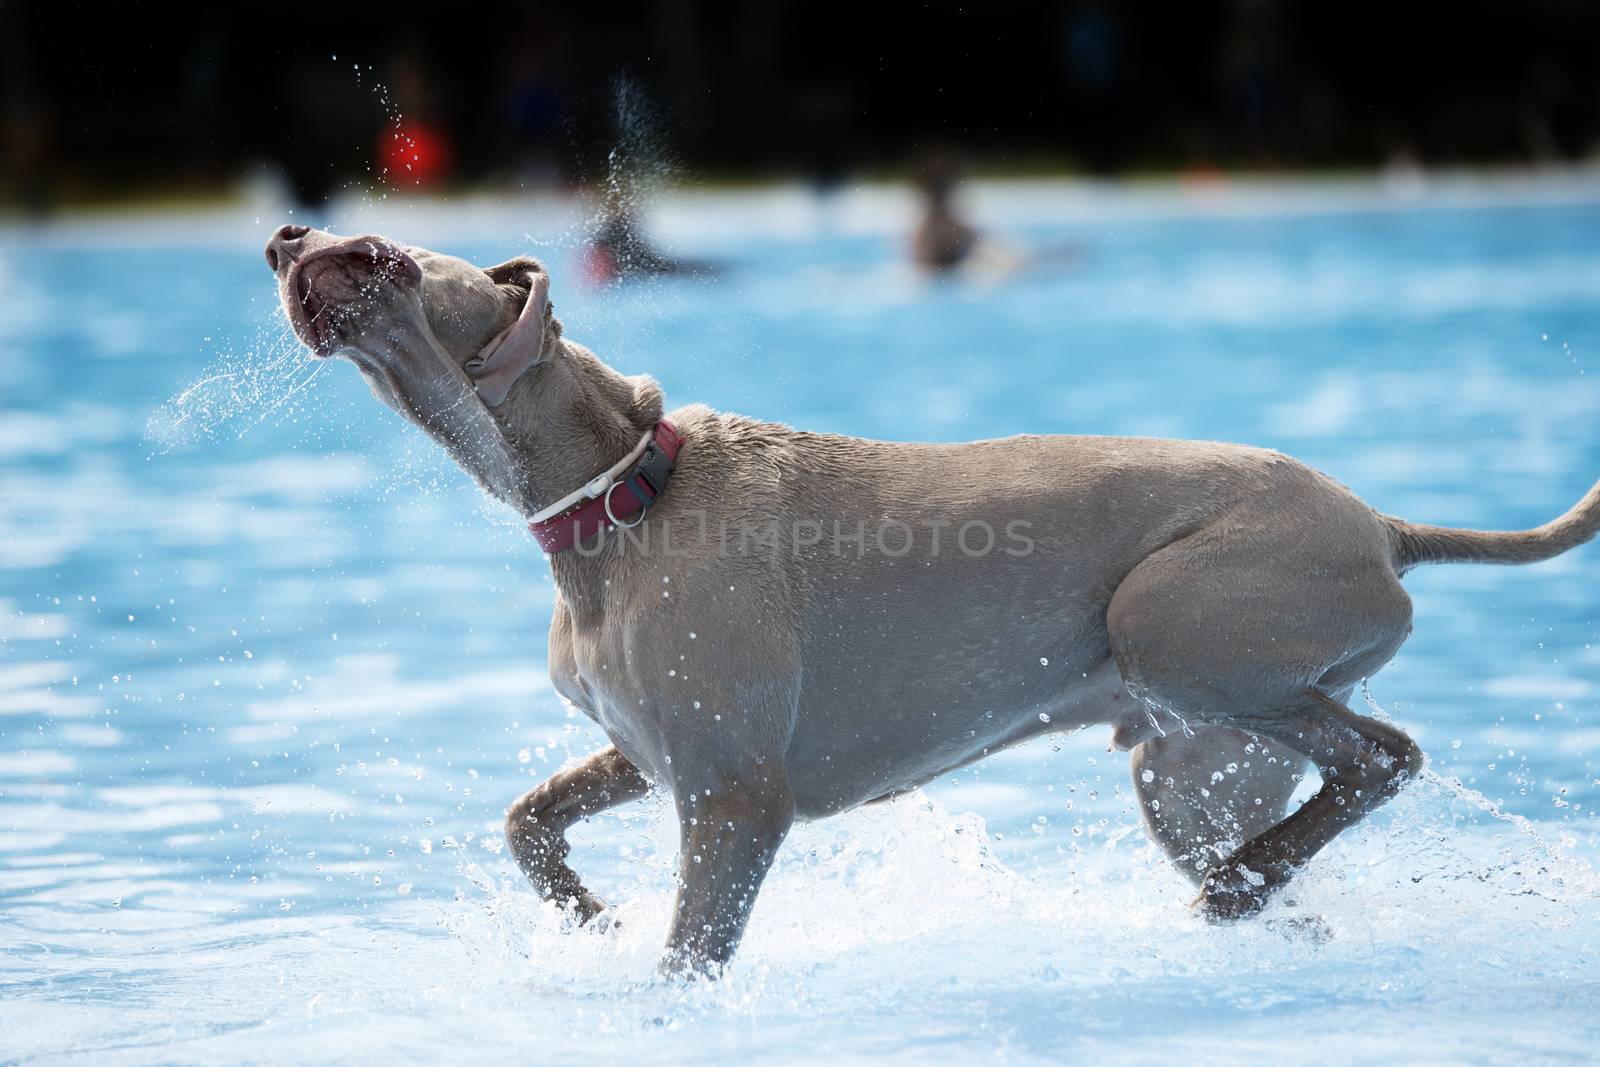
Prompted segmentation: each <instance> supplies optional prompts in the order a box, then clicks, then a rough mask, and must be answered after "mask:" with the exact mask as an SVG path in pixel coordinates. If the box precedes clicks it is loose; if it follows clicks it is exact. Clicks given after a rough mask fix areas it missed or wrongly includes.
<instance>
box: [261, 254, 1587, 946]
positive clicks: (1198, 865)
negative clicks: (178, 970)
mask: <svg viewBox="0 0 1600 1067" xmlns="http://www.w3.org/2000/svg"><path fill="white" fill-rule="evenodd" d="M266 256H267V262H268V264H269V266H271V268H272V270H273V272H274V273H275V274H276V276H277V280H278V286H279V290H280V296H281V299H282V302H283V307H284V309H285V312H286V313H287V315H288V318H289V321H290V323H291V324H292V325H293V328H294V330H295V332H296V333H297V334H298V336H299V337H300V338H301V339H302V340H303V341H304V342H305V344H306V345H307V346H309V347H310V349H311V350H312V352H313V353H315V354H316V355H317V356H330V355H341V356H344V357H346V358H348V359H350V360H351V361H352V362H354V363H355V364H356V366H357V367H358V368H360V370H361V373H362V374H363V375H364V376H365V378H366V380H367V382H368V384H369V385H370V386H371V388H372V391H373V393H374V394H375V395H376V396H377V397H378V399H379V400H382V401H383V402H384V403H385V404H387V405H388V406H389V407H391V408H393V409H394V410H395V411H397V412H398V413H399V414H401V415H402V416H404V417H405V418H406V419H408V420H410V421H411V422H413V423H415V424H416V425H417V426H419V427H421V428H422V430H423V431H424V432H426V433H427V434H428V435H429V436H431V437H433V438H434V439H435V440H436V441H437V442H438V443H439V444H441V445H442V446H443V447H444V448H445V449H446V450H448V451H449V453H450V454H451V455H452V456H453V457H454V458H455V459H456V460H457V462H459V463H460V465H461V466H462V467H464V468H465V469H466V471H467V472H468V473H469V474H471V475H472V476H473V477H474V478H475V479H477V481H478V482H479V483H480V484H481V485H482V486H483V488H485V489H486V490H488V491H489V492H490V493H492V494H494V495H495V496H496V497H498V498H499V499H501V500H503V501H504V502H505V503H507V504H508V505H510V506H511V507H513V508H516V509H517V510H518V511H520V512H521V513H522V514H524V515H525V516H527V517H528V518H529V519H530V520H532V524H533V532H534V534H535V535H536V536H537V537H538V539H539V543H540V544H541V545H542V546H543V547H544V548H545V550H546V551H548V552H549V555H550V566H551V569H552V571H553V573H554V575H555V584H556V587H557V590H558V593H559V595H558V598H557V601H556V607H555V616H554V618H553V620H552V621H551V625H550V652H549V655H550V673H551V677H552V679H553V681H554V684H555V687H556V689H557V690H558V691H559V692H560V693H561V694H562V695H563V696H564V697H566V698H567V699H569V700H570V701H572V703H573V704H575V705H576V706H578V707H579V708H581V709H582V710H583V711H584V713H585V714H587V715H588V716H589V717H590V718H592V719H594V720H595V721H596V722H597V723H599V725H600V726H601V728H602V729H604V730H605V732H606V735H607V736H608V737H609V738H610V739H611V741H612V743H613V745H612V747H609V748H606V749H604V750H603V751H600V752H597V753H595V754H594V755H592V756H590V757H588V758H587V759H584V760H582V761H580V762H578V763H577V764H576V765H572V766H569V767H568V768H567V769H565V770H563V771H561V772H560V773H559V774H557V775H555V776H554V777H553V778H551V779H550V780H549V781H547V782H545V783H544V784H542V785H540V786H539V787H538V788H536V789H534V790H533V791H532V792H530V793H528V794H527V795H526V796H523V797H522V798H520V799H519V800H517V802H516V803H515V804H513V805H512V806H511V808H510V810H509V812H508V813H507V816H506V835H507V838H508V839H509V842H510V846H511V849H512V852H513V853H514V854H515V856H516V858H517V861H518V863H519V864H520V865H521V867H522V869H523V870H524V871H525V872H526V873H527V875H528V877H529V878H530V879H531V880H532V881H533V883H534V885H535V886H536V887H537V888H538V890H539V892H540V893H542V894H543V895H544V896H545V897H546V898H547V899H551V900H554V901H557V902H559V903H560V904H561V905H562V906H564V907H566V908H569V909H571V911H572V912H573V913H574V914H575V915H576V916H577V917H578V919H579V920H580V921H581V920H587V919H589V918H592V917H593V916H594V915H595V914H597V913H598V912H599V911H600V910H601V909H602V908H603V907H604V905H603V904H602V903H601V901H600V900H599V899H597V898H596V897H595V896H594V895H593V894H592V893H590V892H589V891H588V890H587V889H586V888H585V887H584V886H583V884H582V883H581V882H580V881H579V879H578V876H577V874H576V873H574V872H573V871H572V869H571V868H570V867H568V865H567V863H566V856H567V851H568V845H567V842H566V839H565V832H566V830H567V829H568V828H569V827H570V826H572V825H573V824H574V823H575V822H577V821H578V820H580V819H583V818H585V817H586V816H589V815H592V814H594V813H595V812H598V811H601V810H603V809H606V808H610V807H613V806H615V805H618V804H621V803H623V802H625V801H628V800H631V799H634V798H637V797H639V796H641V795H643V794H644V793H645V792H646V791H647V790H648V789H649V788H650V786H651V784H655V785H658V786H664V787H666V788H668V789H670V790H671V792H672V797H673V800H674V803H675V808H676V812H677V816H678V820H679V826H680V833H681V855H680V861H679V890H678V894H677V901H676V904H675V912H674V917H673V921H672V930H671V934H670V936H669V938H668V941H667V949H666V955H665V958H664V961H663V967H664V968H665V969H666V970H667V971H669V972H681V973H691V974H693V973H715V972H717V971H718V970H719V969H720V968H721V966H722V965H723V964H725V963H726V962H727V961H728V960H729V958H730V957H731V956H732V955H733V952H734V949H735V948H736V946H737V944H738V942H739V938H740V935H741V933H742V932H743V930H744V927H745V923H746V920H747V919H748V917H749V915H750V910H751V907H752V905H753V904H754V902H755V898H756V893H757V891H758V889H759V888H760V885H761V882H762V879H763V877H764V876H765V874H766V871H767V869H768V867H769V865H770V864H771V863H772V859H773V855H774V853H775V852H776V851H777V849H778V846H779V844H780V843H781V842H782V841H783V838H784V835H785V834H786V833H787V831H788V830H789V827H790V826H791V824H792V823H793V822H794V821H795V820H796V819H818V818H822V817H824V816H827V815H832V814H834V813H835V812H841V811H846V810H848V809H850V808H853V807H856V806H857V805H861V804H866V803H870V802H872V801H875V800H881V799H884V798H887V797H892V796H894V795H896V794H898V793H903V792H905V791H907V790H910V789H915V788H916V787H917V786H919V785H921V784H923V783H925V782H928V781H930V780H932V779H934V778H936V777H938V776H939V775H941V774H943V773H945V772H946V771H949V770H951V769H952V768H956V767H960V766H963V765H965V764H968V763H971V762H973V761H975V760H979V759H982V758H983V757H984V756H986V755H988V754H990V753H992V752H997V751H999V750H1001V749H1003V748H1006V747H1008V746H1011V745H1015V744H1017V743H1019V742H1021V741H1025V740H1027V739H1028V738H1031V737H1035V736H1037V735H1040V734H1044V733H1063V732H1071V731H1074V730H1078V729H1080V728H1083V727H1085V726H1091V725H1095V724H1108V725H1110V726H1111V727H1112V728H1113V731H1114V732H1113V741H1114V743H1115V744H1116V745H1117V746H1118V747H1121V748H1131V749H1132V750H1133V757H1132V759H1133V775H1134V779H1133V780H1134V788H1135V790H1136V791H1137V793H1138V795H1139V797H1140V799H1141V801H1142V802H1143V804H1144V817H1145V822H1146V824H1147V826H1148V828H1149V831H1150V833H1151V834H1152V835H1153V837H1154V838H1155V840H1156V841H1157V842H1158V843H1159V844H1160V845H1161V847H1162V848H1163V849H1164V850H1165V851H1166V852H1167V853H1168V854H1169V855H1170V856H1171V857H1172V858H1173V860H1174V861H1175V862H1176V864H1177V866H1178V867H1179V869H1180V870H1182V871H1184V872H1185V873H1186V874H1187V875H1188V876H1189V877H1191V878H1192V879H1194V880H1195V881H1196V882H1197V883H1198V885H1199V890H1200V892H1199V897H1198V899H1197V900H1196V902H1195V903H1196V906H1197V907H1198V908H1199V909H1200V910H1201V911H1202V912H1203V913H1205V914H1206V915H1208V916H1210V917H1213V918H1219V919H1221V918H1233V917H1238V916H1243V915H1247V914H1250V913H1252V912H1255V911H1257V910H1258V909H1260V908H1261V907H1262V906H1263V905H1264V904H1265V902H1266V901H1267V899H1268V897H1269V895H1270V894H1271V893H1272V892H1273V891H1274V890H1275V889H1277V888H1279V887H1280V886H1282V885H1283V884H1284V883H1285V882H1287V881H1288V880H1289V878H1290V876H1291V875H1292V874H1293V873H1294V872H1295V871H1296V870H1298V869H1299V868H1300V867H1302V866H1304V865H1305V864H1306V863H1307V862H1308V861H1309V860H1310V859H1311V857H1312V856H1314V855H1315V854H1316V852H1317V851H1318V850H1319V849H1321V848H1322V847H1323V846H1324V845H1326V844H1328V842H1330V841H1332V840H1333V838H1334V837H1335V836H1337V835H1338V833H1339V832H1340V831H1341V830H1343V829H1344V828H1345V827H1347V826H1351V825H1353V824H1354V823H1356V822H1357V821H1359V820H1360V819H1361V818H1362V817H1364V816H1365V815H1366V814H1367V813H1368V812H1370V811H1372V810H1373V809H1374V808H1376V807H1377V806H1378V805H1379V804H1381V803H1383V802H1384V801H1385V800H1386V799H1387V798H1389V797H1391V796H1393V795H1394V794H1395V793H1396V792H1397V791H1398V790H1399V789H1400V787H1401V786H1402V784H1403V783H1404V782H1405V781H1406V780H1407V779H1408V778H1410V777H1411V776H1413V775H1415V774H1416V773H1418V771H1419V770H1420V768H1421V766H1422V761H1423V756H1422V753H1421V751H1420V750H1419V749H1418V748H1417V746H1416V744H1415V743H1414V742H1413V741H1412V740H1411V739H1410V738H1409V737H1407V736H1406V735H1405V734H1404V733H1402V732H1401V731H1400V730H1398V729H1396V728H1395V727H1393V726H1390V725H1388V724H1386V723H1382V722H1378V721H1375V720H1373V719H1370V718H1366V717H1363V716H1361V715H1358V714H1356V713H1355V712H1353V711H1351V710H1350V707H1349V706H1348V699H1349V695H1350V692H1351V690H1352V689H1353V688H1354V687H1355V686H1356V685H1357V684H1358V683H1359V682H1360V681H1361V680H1362V679H1365V678H1367V677H1369V676H1371V675H1372V674H1373V673H1374V672H1376V671H1377V670H1378V669H1379V668H1381V667H1382V666H1383V665H1384V664H1385V663H1386V662H1388V660H1389V659H1390V657H1392V656H1393V655H1394V654H1395V651H1396V650H1397V649H1398V648H1399V647H1400V645H1401V643H1402V642H1403V641H1404V640H1405V639H1406V636H1407V635H1408V633H1409V632H1410V629H1411V601H1410V599H1409V598H1408V597H1407V595H1406V593H1405V590H1404V589H1403V588H1402V587H1401V584H1400V578H1401V576H1402V575H1404V574H1405V573H1406V571H1407V570H1408V569H1409V568H1411V567H1414V566H1416V565H1418V564H1421V563H1444V562H1478V563H1530V562H1534V561H1536V560H1543V559H1548V558H1550V557H1552V556H1555V555H1557V554H1558V553H1561V552H1564V551H1566V550H1567V549H1569V548H1572V547H1573V546H1575V545H1578V544H1581V543H1582V542H1584V541H1587V540H1588V539H1589V538H1591V537H1592V536H1593V535H1594V533H1595V531H1596V528H1597V527H1600V484H1597V485H1596V486H1595V487H1594V488H1592V489H1591V490H1590V491H1589V493H1588V495H1587V496H1585V497H1584V498H1583V500H1582V502H1580V503H1579V504H1578V505H1577V506H1576V507H1574V508H1573V509H1572V510H1571V511H1569V512H1568V513H1567V514H1566V515H1564V516H1562V517H1561V518H1559V519H1557V520H1555V521H1554V522H1551V523H1548V524H1546V525H1544V526H1541V527H1539V528H1537V529H1534V530H1528V531H1525V532H1519V533H1489V532H1480V531H1474V530H1454V529H1446V528H1442V527H1436V526H1420V525H1416V524H1413V523H1409V522H1405V521H1403V520H1401V519H1397V518H1393V517H1391V516H1387V515H1382V514H1379V513H1377V512H1375V511H1374V510H1373V509H1372V508H1370V507H1368V506H1367V505H1365V504H1363V503H1362V502H1361V501H1360V500H1359V499H1357V498H1356V497H1355V496H1354V495H1353V494H1352V493H1350V492H1349V491H1348V490H1347V489H1345V488H1344V487H1343V486H1341V485H1338V484H1337V483H1335V482H1334V481H1332V480H1330V479H1329V478H1327V477H1325V476H1324V475H1322V474H1319V473H1318V472H1316V471H1314V470H1311V469H1309V468H1307V467H1305V466H1303V465H1302V464H1300V463H1298V462H1296V461H1294V460H1292V459H1290V458H1288V457H1287V456H1284V455H1281V454H1279V453H1277V452H1271V451H1265V450H1262V449H1258V448H1245V447H1241V446H1236V445H1228V444H1215V443H1210V442H1187V441H1163V440H1150V439H1144V438H1118V437H1078V436H1023V437H1011V438H1006V439H1004V440H998V441H979V442H974V443H972V444H898V443H889V442H882V441H868V440H861V439H857V438H851V437H839V436H834V435H831V434H818V433H807V432H805V431H801V430H794V429H790V428H789V427H787V426H781V425H777V424H774V423H767V422H757V421H755V420H753V419H748V418H744V417H742V416H739V415H729V414H724V413H721V412H717V411H712V410H710V409H708V408H706V407H704V406H700V405H691V406H689V407H685V408H679V409H678V410H676V411H674V412H672V413H671V415H670V417H664V414H663V403H662V394H661V389H660V387H659V386H658V385H657V384H656V382H655V381H653V380H652V379H650V378H648V377H642V376H641V377H625V376H623V375H621V374H618V373H617V372H616V371H614V370H612V369H611V368H609V367H607V366H606V365H605V364H604V363H602V362H601V361H600V360H599V359H597V358H596V357H595V356H594V354H593V353H591V352H590V351H589V350H587V349H585V348H584V347H582V346H581V345H577V344H574V343H573V342H572V341H570V340H568V339H567V338H566V337H564V336H563V334H562V328H561V323H560V322H559V321H558V320H557V319H555V318H554V317H553V315H552V313H551V305H550V302H549V289H550V279H549V276H548V275H547V274H546V273H545V271H544V269H543V268H542V267H541V266H540V264H539V263H538V262H537V261H535V260H533V259H528V258H519V259H514V260H511V261H510V262H507V263H502V264H500V265H499V266H496V267H490V268H488V269H480V268H478V267H475V266H472V265H471V264H469V263H467V262H465V261H463V260H460V259H456V258H453V257H450V256H446V255H441V254H438V253H435V252H429V251H427V250H425V249H421V248H413V247H406V246H402V245H398V244H396V243H394V242H391V241H388V240H385V239H384V238H381V237H373V236H366V237H354V238H342V237H336V236H334V235H332V234H328V233H323V232H320V231H317V230H311V229H307V228H306V227H304V226H284V227H283V228H281V229H279V230H278V231H277V233H276V234H275V235H274V236H273V237H272V240H271V241H270V242H269V243H268V245H267V249H266ZM624 528H626V529H624ZM1308 762H1309V764H1310V765H1312V766H1314V767H1315V768H1316V770H1317V772H1318V773H1319V774H1320V777H1321V786H1320V788H1319V789H1318V790H1317V791H1316V792H1315V793H1314V794H1313V795H1312V796H1311V797H1310V798H1309V799H1307V800H1305V801H1304V802H1303V803H1302V804H1300V805H1299V806H1298V807H1297V808H1296V809H1295V810H1294V811H1293V812H1292V813H1289V814H1286V808H1287V806H1288V802H1289V800H1290V795H1291V793H1293V791H1294V789H1295V786H1296V783H1297V782H1298V781H1299V780H1300V778H1301V777H1302V776H1303V775H1304V774H1305V772H1306V771H1307V769H1308V768H1307V763H1308Z"/></svg>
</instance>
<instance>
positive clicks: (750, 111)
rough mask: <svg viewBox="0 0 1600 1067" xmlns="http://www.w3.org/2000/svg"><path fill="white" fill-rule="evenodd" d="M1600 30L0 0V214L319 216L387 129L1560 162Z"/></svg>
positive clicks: (1265, 161) (1215, 155)
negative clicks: (192, 203) (132, 207)
mask: <svg viewBox="0 0 1600 1067" xmlns="http://www.w3.org/2000/svg"><path fill="white" fill-rule="evenodd" d="M1597 46H1600V3H1595V2H1592V0H1521V2H1517V3H1508V2H1479V3H1473V2H1457V3H1450V4H1435V3H1414V4H1408V3H1403V2H1400V3H1397V2H1395V0H1387V2H1383V3H1379V2H1374V0H1337V2H1332V0H1304V2H1298V3H1293V2H1272V0H1183V2H1165V3H1158V2H1155V0H1131V2H1127V3H1111V2H1107V3H1092V2H1084V0H1077V2H1042V0H1040V2H988V3H985V2H981V0H979V2H971V3H946V2H932V3H925V4H910V5H898V4H897V5H887V4H885V5H876V4H871V3H863V2H859V0H858V2H855V3H842V2H834V0H806V2H798V0H757V2H750V3H733V2H718V0H664V2H662V3H658V4H642V3H615V2H607V3H562V4H554V3H541V2H521V3H515V4H496V5H483V4H465V3H458V4H435V5H433V6H431V7H429V8H418V9H409V8H403V7H401V6H399V5H387V6H386V5H365V4H360V5H328V4H321V5H314V4H305V5H287V6H286V5H281V4H270V5H269V4H260V3H236V4H232V5H228V6H225V7H224V6H217V7H214V8H211V9H209V10H207V9H199V8H195V9H190V8H185V7H176V6H174V7H162V6H159V5H141V4H122V5H118V6H116V7H111V6H109V5H107V6H101V5H95V4H82V3H72V2H62V0H55V2H38V0H0V93H3V111H0V122H3V126H0V134H3V139H0V149H3V151H4V157H3V163H0V202H7V201H8V202H11V203H23V204H29V205H32V206H33V207H35V208H39V209H48V208H49V207H50V206H52V205H56V204H60V203H64V202H72V201H76V200H84V199H97V198H107V197H112V198H124V197H129V196H155V195H162V194H164V193H165V194H173V193H181V191H184V190H190V191H193V190H200V189H204V188H207V187H210V188H215V187H216V186H217V184H218V182H219V181H231V180H233V179H236V178H237V177H238V176H239V175H241V174H243V173H246V172H247V171H248V170H249V169H250V168H252V167H261V166H263V165H267V166H272V167H275V168H276V169H278V170H279V171H280V172H281V173H283V174H285V176H286V177H287V178H288V179H289V181H290V183H291V186H292V187H293V188H294V189H295V190H296V191H297V194H298V195H299V196H300V198H302V199H305V200H311V201H314V200H317V199H320V198H322V197H324V196H326V195H327V194H329V193H330V192H332V191H334V190H336V189H338V188H339V187H340V186H341V185H343V184H347V183H350V182H366V181H371V180H373V179H374V177H376V172H377V171H382V170H383V168H384V166H385V164H386V156H385V152H386V148H385V144H387V143H391V142H393V140H394V132H395V122H394V119H395V117H396V116H397V115H398V116H399V118H400V122H401V126H402V129H403V133H404V136H406V137H408V138H410V137H413V136H415V141H414V142H408V143H412V144H415V145H419V146H420V147H419V149H418V151H419V152H420V153H421V154H422V155H425V156H426V157H427V158H426V159H425V160H420V159H419V161H418V167H417V168H416V172H415V173H412V174H409V175H398V174H397V173H393V171H395V170H396V168H395V167H394V166H393V165H392V161H387V162H389V163H390V164H391V168H390V169H391V172H392V173H391V174H390V175H389V176H388V177H389V178H391V179H398V180H405V181H411V182H424V183H428V184H435V185H440V186H449V185H453V184H462V183H468V184H470V183H478V182H485V181H488V182H509V183H515V184H520V185H525V186H526V185H539V184H572V183H581V182H590V181H594V180H596V179H597V176H598V175H600V174H603V173H604V159H605V154H606V152H607V151H608V150H610V149H611V148H612V147H615V146H616V145H618V144H619V143H620V144H624V145H631V146H632V148H633V150H636V151H649V152H653V153H656V154H659V155H661V156H663V157H668V158H670V159H672V160H674V161H676V162H677V163H678V164H680V165H681V166H683V167H685V168H688V169H691V170H693V171H694V172H695V173H696V174H697V176H700V177H711V178H716V177H719V176H725V177H730V178H742V177H757V176H767V175H774V174H802V175H806V176H809V177H810V178H812V179H814V180H816V181H818V182H821V183H828V182H832V181H838V180H841V179H843V178H846V177H848V176H850V175H852V174H860V173H874V172H884V171H893V170H895V169H896V168H899V167H903V166H904V165H905V164H906V161H907V160H908V159H910V158H913V157H914V155H915V154H916V153H917V152H918V151H921V150H923V149H924V148H926V147H927V146H928V145H930V144H933V143H942V144H945V145H951V146H956V147H959V148H960V149H961V150H962V151H963V152H964V153H965V154H966V155H967V156H968V157H969V158H970V159H971V160H972V161H973V163H974V164H975V165H976V166H978V167H979V168H986V169H989V170H1003V171H1029V170H1052V171H1060V170H1064V169H1071V170H1077V171H1087V172H1095V173H1118V172H1127V171H1130V170H1194V169H1213V168H1289V167H1292V168H1326V167H1372V166H1378V165H1383V164H1385V163H1390V162H1396V161H1404V162H1408V163H1410V162H1420V163H1423V164H1426V165H1434V164H1459V163H1486V162H1519V161H1530V162H1539V161H1551V160H1563V159H1573V158H1577V157H1580V156H1584V155H1587V154H1589V153H1590V152H1592V151H1593V150H1594V148H1595V142H1596V134H1597V117H1600V74H1597V72H1600V47H1597ZM335 55H337V57H338V58H337V59H333V58H332V57H333V56H335ZM357 65H359V67H360V70H359V71H358V70H357V69H356V67H357ZM369 68H370V69H369ZM384 90H386V92H385V91H384ZM619 101H620V110H621V111H622V112H624V113H625V114H626V115H628V116H629V117H628V118H627V120H626V121H624V122H621V123H619V122H618V118H617V115H618V111H619Z"/></svg>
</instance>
